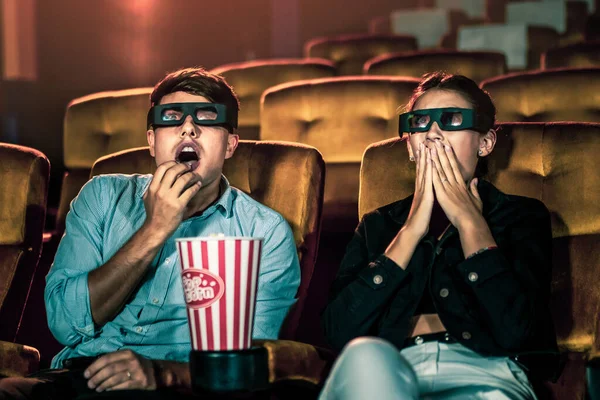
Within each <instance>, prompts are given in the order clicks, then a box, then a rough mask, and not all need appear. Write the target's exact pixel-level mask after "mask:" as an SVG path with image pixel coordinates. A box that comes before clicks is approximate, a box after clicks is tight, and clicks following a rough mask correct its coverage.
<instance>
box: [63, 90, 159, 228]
mask: <svg viewBox="0 0 600 400" xmlns="http://www.w3.org/2000/svg"><path fill="white" fill-rule="evenodd" d="M150 93H152V88H150V87H148V88H139V89H127V90H118V91H110V92H99V93H94V94H91V95H88V96H84V97H80V98H78V99H75V100H73V101H71V103H69V105H68V106H67V111H66V114H65V122H64V128H63V129H64V133H63V147H64V165H65V169H66V170H67V172H65V175H64V178H63V182H62V187H61V195H60V203H59V206H58V214H57V216H56V230H57V232H58V233H57V236H58V238H60V235H62V231H63V230H64V222H65V217H66V215H67V212H68V211H69V205H70V204H71V200H73V198H75V196H76V195H77V194H78V193H79V190H80V189H81V188H82V186H83V185H84V184H85V183H86V182H87V181H88V179H89V176H90V170H91V168H92V164H93V163H94V161H96V160H97V159H98V158H100V157H102V156H104V155H107V154H110V153H114V152H115V151H120V150H124V149H130V148H133V147H139V146H145V145H147V144H148V142H147V141H146V128H147V126H146V117H147V114H148V109H149V108H150Z"/></svg>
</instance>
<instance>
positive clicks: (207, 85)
mask: <svg viewBox="0 0 600 400" xmlns="http://www.w3.org/2000/svg"><path fill="white" fill-rule="evenodd" d="M175 92H186V93H190V94H194V95H196V96H202V97H205V98H206V99H207V100H208V101H210V102H211V103H219V104H224V105H225V107H227V109H228V110H236V111H239V109H240V101H239V100H238V97H237V95H236V94H235V92H234V91H233V88H232V87H231V86H229V84H228V83H227V82H225V79H224V78H223V77H222V76H219V75H215V74H211V73H210V72H208V71H206V70H205V69H204V68H199V67H198V68H184V69H180V70H177V71H174V72H171V73H169V74H167V76H165V77H164V78H163V79H162V80H161V81H160V82H158V83H157V84H156V86H154V90H153V91H152V94H151V95H150V103H151V106H152V107H153V106H155V105H158V104H160V101H161V100H162V98H163V97H165V96H166V95H168V94H170V93H175Z"/></svg>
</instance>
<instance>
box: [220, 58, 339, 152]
mask: <svg viewBox="0 0 600 400" xmlns="http://www.w3.org/2000/svg"><path fill="white" fill-rule="evenodd" d="M210 72H212V73H214V74H219V75H221V76H223V77H224V78H225V80H227V83H229V84H230V85H231V86H233V89H234V90H235V92H236V94H237V95H238V97H239V99H240V113H239V115H238V130H237V133H238V134H239V135H240V139H247V140H257V139H258V138H259V132H260V98H261V96H262V94H263V92H264V91H265V90H266V89H268V88H270V87H271V86H275V85H279V84H281V83H287V82H293V81H298V80H303V79H315V78H328V77H333V76H334V75H335V72H336V71H335V66H334V64H333V63H332V62H331V61H329V60H325V59H316V58H312V59H306V58H305V59H273V60H260V61H248V62H242V63H236V64H227V65H222V66H219V67H217V68H214V69H212V70H211V71H210Z"/></svg>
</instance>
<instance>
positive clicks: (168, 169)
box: [144, 161, 202, 237]
mask: <svg viewBox="0 0 600 400" xmlns="http://www.w3.org/2000/svg"><path fill="white" fill-rule="evenodd" d="M200 179H201V177H200V175H198V174H196V173H194V172H191V171H190V167H189V166H188V165H187V164H185V163H181V164H178V163H177V162H175V161H168V162H166V163H163V164H161V165H159V166H158V168H157V169H156V172H155V173H154V176H153V177H152V182H150V186H149V187H148V190H146V193H145V194H144V206H145V208H146V223H147V224H148V225H149V226H151V227H152V228H153V230H154V231H156V232H161V233H163V234H164V235H165V237H169V236H170V235H171V234H172V233H173V232H175V230H176V229H177V227H178V226H179V224H180V223H181V221H182V220H183V214H184V211H185V208H186V206H187V205H188V203H189V202H190V200H191V199H192V198H193V197H194V196H195V195H196V193H198V191H199V190H200V186H201V185H202V182H201V181H200Z"/></svg>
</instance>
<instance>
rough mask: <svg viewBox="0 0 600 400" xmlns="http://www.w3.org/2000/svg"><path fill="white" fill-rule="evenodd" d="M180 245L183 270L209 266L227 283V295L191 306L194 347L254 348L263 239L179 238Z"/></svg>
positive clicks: (208, 267)
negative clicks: (194, 306) (206, 305)
mask: <svg viewBox="0 0 600 400" xmlns="http://www.w3.org/2000/svg"><path fill="white" fill-rule="evenodd" d="M177 247H178V252H179V259H180V262H181V268H182V272H185V270H187V269H196V270H198V269H207V270H208V271H209V272H210V273H212V274H213V275H217V276H219V277H221V279H222V280H223V282H224V284H225V291H224V294H223V296H222V297H221V298H220V299H219V300H217V301H216V302H214V303H212V304H211V305H209V306H208V307H205V308H191V307H187V312H188V322H189V327H190V336H191V340H192V348H193V349H194V350H240V349H248V348H250V346H251V341H252V327H253V325H254V306H255V304H256V290H257V286H258V271H259V267H260V256H261V250H262V239H245V238H244V239H236V238H223V239H219V238H209V239H199V238H198V239H190V240H178V243H177Z"/></svg>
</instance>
